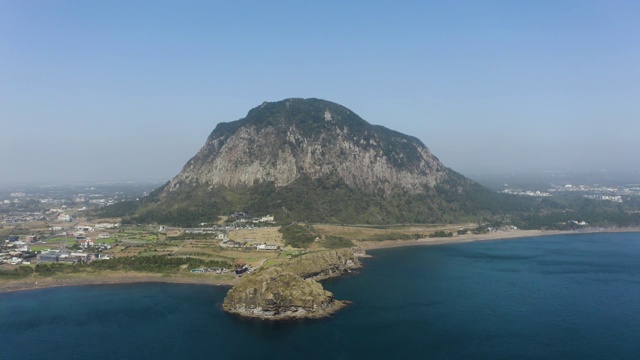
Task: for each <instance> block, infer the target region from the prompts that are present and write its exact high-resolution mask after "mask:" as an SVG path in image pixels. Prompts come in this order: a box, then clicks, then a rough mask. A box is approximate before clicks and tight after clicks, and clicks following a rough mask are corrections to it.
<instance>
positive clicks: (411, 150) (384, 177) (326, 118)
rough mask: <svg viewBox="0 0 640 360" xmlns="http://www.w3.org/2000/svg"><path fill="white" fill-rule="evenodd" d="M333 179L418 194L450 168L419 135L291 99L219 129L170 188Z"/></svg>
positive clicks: (337, 108) (324, 103) (340, 108)
mask: <svg viewBox="0 0 640 360" xmlns="http://www.w3.org/2000/svg"><path fill="white" fill-rule="evenodd" d="M329 176H330V177H334V178H338V179H339V180H340V181H342V182H344V183H345V184H347V185H348V186H351V187H355V188H360V189H366V190H367V191H379V190H381V191H383V192H385V193H388V192H390V191H392V190H393V189H396V188H398V189H403V190H406V191H409V192H412V193H416V192H421V191H423V190H424V188H425V187H433V186H434V185H436V184H437V183H439V182H441V181H443V180H444V179H446V178H447V169H446V168H445V167H444V166H443V165H442V164H441V163H440V161H439V160H438V159H437V158H436V157H434V156H433V155H432V154H431V153H430V151H429V149H428V148H427V147H426V146H424V144H422V142H420V140H418V139H416V138H414V137H411V136H407V135H404V134H401V133H398V132H395V131H392V130H389V129H387V128H385V127H382V126H375V125H371V124H369V123H368V122H366V121H365V120H363V119H362V118H361V117H359V116H358V115H357V114H355V113H354V112H352V111H351V110H349V109H347V108H346V107H344V106H341V105H339V104H336V103H332V102H330V101H325V100H320V99H298V98H294V99H285V100H282V101H277V102H264V103H262V104H261V105H259V106H258V107H256V108H253V109H251V110H250V111H249V113H248V114H247V116H246V117H244V118H243V119H240V120H237V121H233V122H228V123H220V124H218V126H216V128H215V129H214V130H213V132H212V133H211V135H210V136H209V137H208V139H207V141H206V143H205V145H204V146H203V147H202V149H201V150H200V151H199V152H198V153H197V154H196V155H195V156H194V157H193V158H192V159H191V160H189V162H188V163H187V164H186V165H185V167H184V168H183V170H182V171H181V172H180V174H178V175H177V176H176V177H175V178H174V179H173V180H172V181H171V183H170V184H169V186H168V187H167V188H166V191H169V192H171V191H176V190H178V189H180V188H181V187H184V186H190V185H207V186H213V187H217V186H224V187H228V188H235V187H247V186H253V185H256V184H260V183H264V182H273V183H274V184H275V186H276V187H283V186H287V185H289V184H291V183H292V182H294V181H295V180H296V179H299V178H301V177H306V178H310V179H313V180H316V179H320V178H323V177H329Z"/></svg>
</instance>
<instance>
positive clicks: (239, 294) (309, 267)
mask: <svg viewBox="0 0 640 360" xmlns="http://www.w3.org/2000/svg"><path fill="white" fill-rule="evenodd" d="M360 266H361V264H360V261H359V260H358V258H357V257H356V256H355V255H354V252H353V250H351V249H341V250H327V251H320V252H314V253H310V254H306V255H303V256H300V257H298V258H295V259H292V260H291V261H289V262H286V263H284V264H282V265H281V266H272V267H268V268H265V269H260V270H259V271H257V272H255V273H252V274H248V275H245V276H243V277H242V278H241V279H240V282H239V283H238V284H237V285H236V286H234V287H233V288H232V289H231V290H229V292H228V293H227V296H226V297H225V299H224V302H223V304H222V308H223V309H224V310H225V311H227V312H229V313H232V314H237V315H240V316H244V317H251V318H259V319H264V320H286V319H303V318H320V317H324V316H328V315H330V314H332V313H334V312H336V311H338V310H339V309H341V308H343V307H344V306H345V305H346V304H347V302H345V301H339V300H336V299H335V298H334V296H333V294H332V293H331V292H329V291H326V290H324V288H323V287H322V285H321V284H320V283H319V282H317V281H316V279H326V278H329V277H335V276H339V275H341V274H344V273H347V272H350V271H352V270H353V269H355V268H358V267H360Z"/></svg>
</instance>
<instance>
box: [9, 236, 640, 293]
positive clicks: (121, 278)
mask: <svg viewBox="0 0 640 360" xmlns="http://www.w3.org/2000/svg"><path fill="white" fill-rule="evenodd" d="M605 232H608V233H612V232H640V228H614V229H587V230H582V231H543V230H510V231H503V232H492V233H488V234H479V235H477V234H465V235H456V236H453V237H448V238H424V239H418V240H387V241H354V243H355V244H356V245H357V246H360V247H361V248H363V249H365V250H375V249H387V248H396V247H405V246H430V245H441V244H455V243H466V242H472V241H487V240H506V239H516V238H524V237H534V236H550V235H571V234H576V235H577V234H587V233H605ZM145 282H161V283H174V284H201V285H217V286H233V285H235V284H236V282H237V280H236V279H235V278H221V277H215V276H212V275H198V276H180V275H166V274H152V273H134V272H115V273H110V272H104V273H99V274H77V275H72V276H65V277H57V276H54V277H49V278H46V277H32V278H25V279H18V280H8V281H2V282H0V293H1V292H13V291H22V290H31V289H43V288H50V287H60V286H79V285H103V284H127V283H145Z"/></svg>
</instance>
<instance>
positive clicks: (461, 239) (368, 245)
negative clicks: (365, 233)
mask: <svg viewBox="0 0 640 360" xmlns="http://www.w3.org/2000/svg"><path fill="white" fill-rule="evenodd" d="M613 232H640V228H610V229H586V230H580V231H558V230H509V231H500V232H492V233H488V234H465V235H455V236H453V237H442V238H424V239H418V240H387V241H354V243H355V244H356V245H358V246H360V247H362V248H363V249H365V250H374V249H388V248H396V247H404V246H428V245H442V244H456V243H466V242H472V241H486V240H507V239H517V238H524V237H534V236H550V235H572V234H575V235H577V234H590V233H613Z"/></svg>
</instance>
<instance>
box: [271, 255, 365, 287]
mask: <svg viewBox="0 0 640 360" xmlns="http://www.w3.org/2000/svg"><path fill="white" fill-rule="evenodd" d="M360 251H362V250H360ZM359 267H362V264H361V263H360V260H359V259H358V256H356V254H355V253H354V250H353V249H339V250H326V251H319V252H313V253H309V254H305V255H302V256H300V257H297V258H293V259H291V261H289V262H288V263H287V264H286V265H283V268H284V269H286V270H287V271H290V272H292V273H294V274H296V275H298V276H300V277H302V278H305V279H309V278H311V279H315V280H324V279H329V278H333V277H338V276H341V275H343V274H345V273H348V272H351V271H352V270H353V269H357V268H359Z"/></svg>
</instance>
